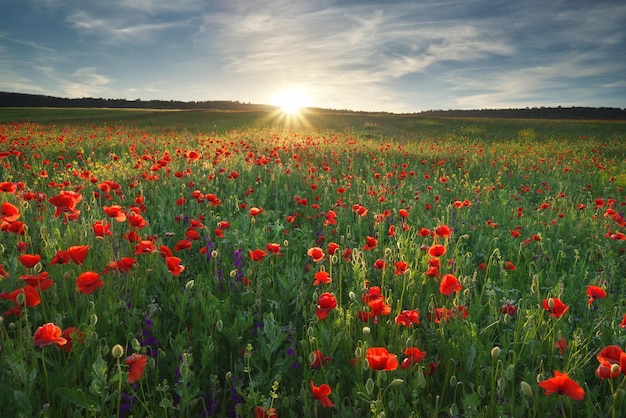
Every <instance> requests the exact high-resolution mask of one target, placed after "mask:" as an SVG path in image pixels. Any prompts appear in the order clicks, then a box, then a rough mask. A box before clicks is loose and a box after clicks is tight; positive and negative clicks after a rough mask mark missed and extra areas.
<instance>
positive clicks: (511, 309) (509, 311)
mask: <svg viewBox="0 0 626 418" xmlns="http://www.w3.org/2000/svg"><path fill="white" fill-rule="evenodd" d="M500 312H501V313H503V314H505V315H509V316H515V315H516V314H517V308H516V307H515V306H514V305H512V304H510V303H509V302H506V303H504V304H503V305H502V306H501V307H500Z"/></svg>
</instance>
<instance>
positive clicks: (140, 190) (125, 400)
mask: <svg viewBox="0 0 626 418" xmlns="http://www.w3.org/2000/svg"><path fill="white" fill-rule="evenodd" d="M11 112H15V113H11ZM0 117H1V118H2V119H0V120H2V121H3V122H5V123H3V124H1V125H0V152H1V153H2V154H0V155H1V156H2V157H1V158H2V159H1V160H0V162H1V163H2V168H1V169H0V170H1V172H2V179H3V181H4V182H5V183H3V190H6V191H5V192H4V193H0V201H1V202H2V203H3V214H2V216H3V218H2V225H3V226H2V230H3V232H2V233H1V234H2V244H1V246H0V252H1V253H2V258H1V260H2V261H1V266H2V270H1V271H4V272H6V277H5V278H4V280H3V281H2V282H0V292H4V293H2V296H3V299H0V311H5V313H4V315H3V320H2V323H1V324H0V338H1V341H2V351H1V352H0V363H1V367H0V370H2V374H3V375H2V381H1V382H2V383H0V405H2V410H3V414H7V415H10V416H35V415H37V416H39V415H40V416H55V417H57V416H68V417H70V416H158V417H161V416H189V417H196V416H245V417H247V416H262V410H269V411H270V412H271V411H272V410H273V409H275V410H276V413H277V414H278V415H279V416H281V417H294V416H306V417H324V416H376V417H382V416H386V417H393V416H397V417H408V416H429V417H438V416H477V417H478V416H481V417H491V416H537V417H539V416H541V417H544V416H607V415H608V416H617V414H618V411H620V410H623V409H624V408H626V402H625V401H624V396H623V393H624V385H625V383H624V381H625V377H624V374H623V373H622V370H621V367H620V366H616V367H619V373H618V374H619V375H618V376H616V377H615V378H614V379H610V378H609V379H601V378H600V377H598V375H597V370H598V368H599V366H600V363H599V360H598V359H597V358H596V357H597V356H598V354H599V353H600V352H601V350H603V349H605V348H606V347H610V346H613V345H616V346H618V347H620V348H619V350H616V352H618V359H619V352H621V350H623V349H624V348H625V345H626V344H625V333H626V330H624V329H623V326H621V325H620V324H622V325H624V323H623V317H624V314H626V306H625V305H624V300H625V298H624V295H625V289H624V284H623V278H624V271H626V256H625V254H624V252H625V244H624V242H625V241H624V240H623V239H622V237H623V234H624V233H625V232H626V231H625V228H626V227H625V226H624V206H625V205H626V201H625V200H624V187H625V186H626V163H625V161H626V158H625V157H626V155H625V152H624V148H623V146H622V145H623V144H622V142H623V136H624V127H625V126H626V125H624V123H620V122H601V121H589V122H582V121H532V120H478V119H436V118H421V117H418V116H408V115H388V114H384V115H374V114H347V113H344V114H340V113H320V112H310V113H307V114H305V115H304V117H305V119H301V120H291V121H288V120H285V119H284V118H282V117H280V115H271V114H263V113H246V112H243V113H241V112H240V113H230V112H208V111H190V112H170V111H168V112H160V111H159V112H155V111H145V110H92V109H89V110H87V109H73V110H58V109H54V110H53V109H38V110H24V109H19V110H3V114H2V115H0ZM13 187H15V190H12V189H13ZM69 191H73V192H75V193H76V194H77V195H80V196H81V199H80V200H79V201H76V199H75V198H74V201H73V202H72V203H71V204H70V205H69V206H67V205H66V207H65V208H64V207H63V206H61V209H60V210H57V207H56V206H55V205H54V204H53V203H54V202H57V200H55V199H54V197H55V196H62V195H63V193H66V192H69ZM66 194H67V193H66ZM50 199H52V200H50ZM70 200H72V199H70ZM9 205H11V207H10V206H9ZM116 207H118V208H119V210H118V212H120V213H122V214H123V215H124V216H120V217H119V218H118V219H117V220H116V218H115V217H114V216H115V215H114V214H113V212H114V209H112V208H116ZM13 208H14V209H13ZM256 209H258V210H256ZM112 211H113V212H112ZM16 212H17V214H19V216H18V217H17V218H16V217H15V216H16ZM137 216H139V217H140V218H141V219H143V220H145V221H146V224H145V225H143V224H142V223H140V222H134V223H131V221H130V220H131V219H132V220H134V221H139V220H141V219H140V218H138V217H137ZM124 217H125V218H126V219H123V218H124ZM20 222H22V223H23V224H22V225H20V224H19V223H20ZM98 223H104V224H105V225H109V230H110V232H111V234H110V235H107V234H103V235H101V236H99V235H98V234H97V233H96V229H94V225H97V224H98ZM445 227H448V228H449V230H450V234H447V233H446V230H447V228H445ZM11 231H13V232H11ZM133 235H134V236H135V238H133ZM137 236H138V237H140V240H139V238H136V237H137ZM331 243H333V244H336V246H337V248H338V249H337V250H336V252H334V251H332V248H333V247H334V245H330V244H331ZM74 246H86V247H88V251H87V254H86V256H85V258H84V260H81V259H80V258H78V261H79V262H77V261H76V260H73V259H71V258H70V259H68V262H67V263H65V264H63V263H60V262H59V263H55V262H53V260H55V256H56V257H58V256H59V255H60V254H61V255H62V252H63V251H67V250H69V249H70V248H72V247H74ZM435 246H439V247H437V248H435ZM313 248H319V250H318V252H319V251H321V254H323V255H324V257H323V258H322V259H321V260H319V261H316V259H315V258H314V257H313V256H312V255H311V254H314V251H312V249H313ZM431 249H432V251H435V250H438V251H439V253H434V252H432V253H431ZM443 249H445V252H443V253H442V251H443ZM59 251H61V253H59ZM260 251H262V252H264V254H263V253H261V252H260ZM170 252H171V254H170ZM22 254H33V255H39V256H40V257H41V259H40V261H38V262H37V263H35V264H34V265H33V266H31V267H28V266H26V265H24V263H23V262H21V261H20V259H19V258H18V257H19V256H20V255H22ZM434 254H436V255H434ZM130 259H132V260H133V261H132V263H133V264H132V266H128V268H125V267H124V266H125V265H126V264H124V260H126V262H128V260H130ZM383 265H384V268H383ZM43 272H45V273H48V274H49V277H50V279H51V280H52V281H53V283H52V284H51V286H50V287H49V288H45V289H44V288H43V287H45V286H41V285H40V286H41V288H40V289H38V290H36V293H37V295H38V296H39V297H40V302H39V303H38V304H35V302H34V300H33V299H29V298H27V297H26V290H22V291H20V290H18V289H23V288H24V286H25V283H24V280H23V279H24V277H23V276H33V275H36V274H41V273H43ZM86 272H93V273H95V274H97V275H98V276H99V279H100V280H102V284H103V285H102V286H100V287H97V288H95V289H94V291H93V292H92V293H85V292H84V291H83V292H81V291H80V289H81V287H79V286H78V285H79V284H80V282H81V280H82V279H79V276H80V275H81V274H83V273H86ZM316 273H319V275H318V276H316ZM325 273H326V274H327V276H326V274H325ZM90 274H91V273H90ZM447 275H448V276H447ZM446 276H447V277H446ZM318 277H319V278H322V279H321V283H317V284H314V283H315V281H316V279H317V278H318ZM324 277H329V278H330V279H332V280H330V281H329V280H327V279H323V278H324ZM26 279H28V277H26ZM31 280H32V278H31ZM455 280H456V281H458V285H457V286H451V287H450V289H449V290H448V289H447V288H442V286H441V284H442V282H451V284H452V285H454V284H456V282H455ZM318 281H320V280H319V279H318ZM35 284H36V283H35ZM588 286H597V287H599V288H601V289H603V290H605V291H606V297H600V298H597V299H595V300H594V301H593V302H592V303H589V297H588V296H587V294H586V291H587V287H588ZM377 288H378V289H380V293H377V291H376V289H377ZM12 292H13V293H12ZM20 293H21V294H20ZM31 296H32V295H31ZM557 299H558V300H557ZM544 301H545V302H544ZM558 301H562V302H563V303H564V304H565V305H566V306H567V308H568V309H567V311H566V312H565V313H564V314H563V315H561V316H559V315H557V314H555V315H550V312H549V310H548V309H547V308H550V307H554V306H555V304H556V305H558ZM403 311H408V312H404V316H403ZM397 317H399V318H400V319H396V318H397ZM417 317H419V320H417V319H416V318H417ZM402 318H405V322H402V320H401V319H402ZM408 318H411V320H412V321H413V322H411V320H409V319H408ZM407 321H408V322H407ZM46 323H52V324H54V325H56V326H58V327H59V330H67V329H70V327H76V331H73V332H71V331H70V332H69V333H66V339H67V338H68V337H69V338H70V339H71V342H72V345H71V349H69V350H66V348H67V347H68V346H67V344H65V345H58V344H56V342H54V341H55V340H53V339H52V340H49V341H50V342H51V344H50V345H45V346H39V343H40V342H41V341H42V340H41V339H40V337H41V334H40V332H41V331H40V332H37V330H38V329H39V328H40V327H41V326H42V325H44V324H46ZM43 341H44V343H45V341H48V340H45V339H44V340H43ZM58 341H60V340H58ZM36 343H37V344H36ZM372 348H375V349H377V350H372ZM382 348H384V349H385V350H386V351H385V350H381V349H382ZM408 349H417V350H419V351H418V352H417V353H425V354H424V355H423V356H422V355H421V354H420V355H417V354H415V351H414V354H415V355H414V357H411V356H410V355H408V354H407V353H410V352H409V351H407V350H408ZM374 352H376V353H377V355H376V356H375V357H374V356H373V353H374ZM386 353H389V354H386ZM624 356H625V358H626V355H624ZM137 358H140V359H144V360H145V363H146V364H145V369H143V370H142V371H141V372H138V371H137V370H135V368H136V367H137V365H136V363H134V361H136V359H137ZM614 362H616V361H614ZM617 363H619V360H617ZM404 365H406V366H408V367H406V368H405V367H404ZM385 369H386V370H385ZM609 369H610V367H609ZM555 370H556V371H558V372H563V373H568V375H569V378H571V379H572V380H573V381H575V382H577V384H579V385H580V387H581V388H582V390H583V391H584V399H582V400H577V399H573V398H576V395H575V393H574V391H573V389H572V387H573V385H574V384H573V383H572V381H570V380H567V379H563V378H561V380H558V381H560V382H562V383H564V384H565V386H563V387H562V388H561V394H551V395H548V394H546V393H545V391H544V389H543V388H542V387H540V386H539V382H545V381H547V382H548V383H541V384H542V386H545V385H546V384H549V383H550V382H556V381H555V380H547V379H550V378H553V376H554V371H555ZM616 371H617V370H616ZM625 371H626V370H625ZM312 384H313V386H312ZM323 385H328V386H327V387H326V386H323ZM320 388H321V389H320ZM329 392H330V393H329ZM325 395H327V398H328V399H326V397H325ZM330 403H332V404H333V406H332V407H330V406H329V405H330ZM259 408H261V409H259ZM255 414H257V415H255ZM270 415H271V414H270Z"/></svg>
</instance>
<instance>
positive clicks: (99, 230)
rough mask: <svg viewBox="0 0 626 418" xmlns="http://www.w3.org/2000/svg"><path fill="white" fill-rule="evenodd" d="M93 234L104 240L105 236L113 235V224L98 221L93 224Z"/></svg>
mask: <svg viewBox="0 0 626 418" xmlns="http://www.w3.org/2000/svg"><path fill="white" fill-rule="evenodd" d="M93 233H94V234H95V236H96V237H98V238H103V237H104V236H105V235H113V231H111V224H110V223H108V222H107V221H96V222H94V223H93Z"/></svg>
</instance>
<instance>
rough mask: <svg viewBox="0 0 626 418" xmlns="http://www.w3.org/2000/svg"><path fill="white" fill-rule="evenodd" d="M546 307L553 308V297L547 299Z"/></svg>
mask: <svg viewBox="0 0 626 418" xmlns="http://www.w3.org/2000/svg"><path fill="white" fill-rule="evenodd" d="M548 307H549V308H550V309H554V299H552V298H550V299H548Z"/></svg>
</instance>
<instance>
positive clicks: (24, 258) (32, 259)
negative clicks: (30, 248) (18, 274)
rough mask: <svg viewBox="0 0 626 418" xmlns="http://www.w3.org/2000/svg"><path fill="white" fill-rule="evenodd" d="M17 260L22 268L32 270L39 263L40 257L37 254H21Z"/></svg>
mask: <svg viewBox="0 0 626 418" xmlns="http://www.w3.org/2000/svg"><path fill="white" fill-rule="evenodd" d="M17 260H18V261H19V262H20V263H22V265H23V266H24V267H26V268H33V267H35V265H37V263H39V262H40V261H41V256H40V255H39V254H22V255H20V256H19V257H17Z"/></svg>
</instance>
